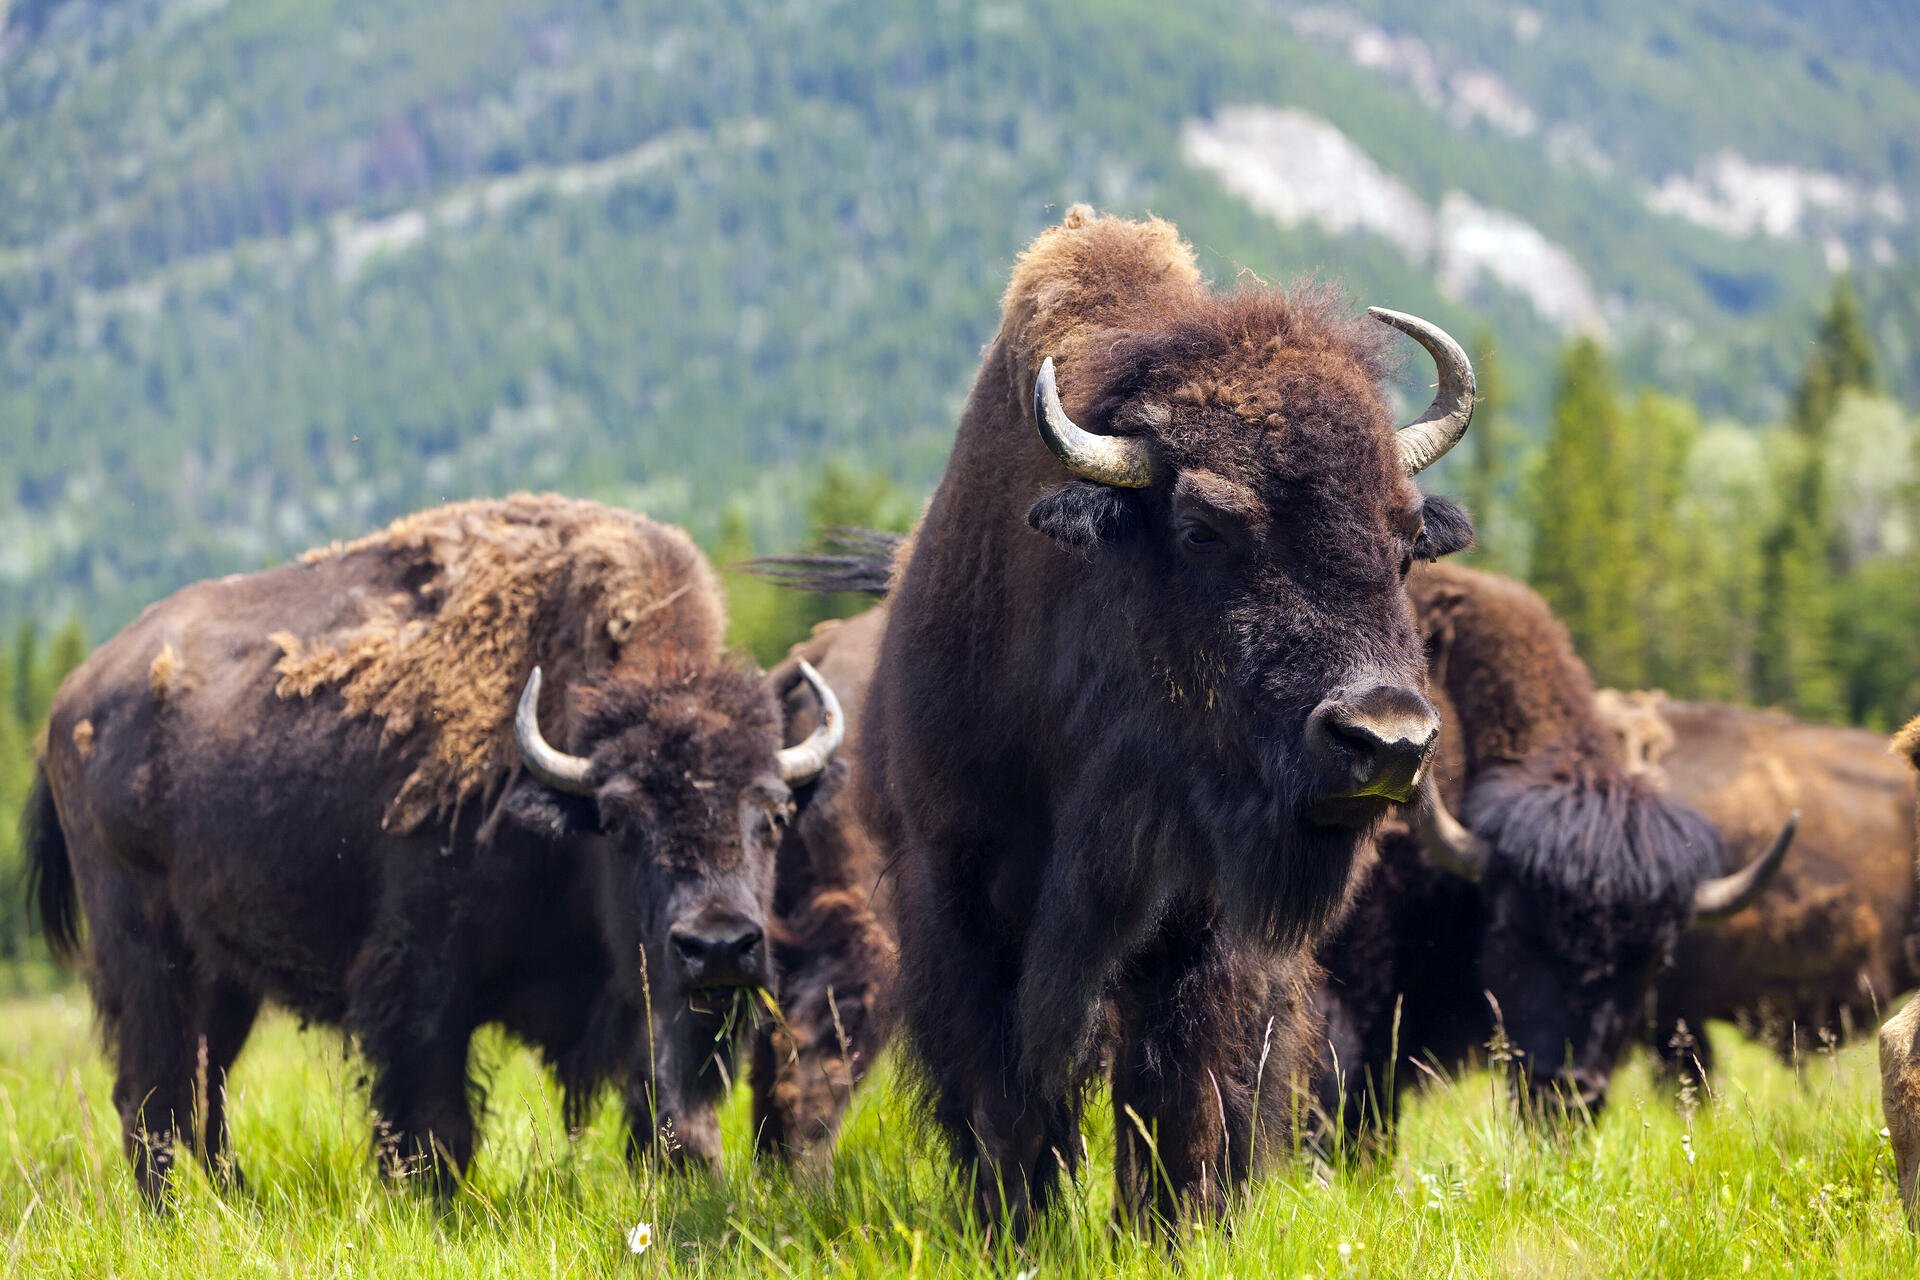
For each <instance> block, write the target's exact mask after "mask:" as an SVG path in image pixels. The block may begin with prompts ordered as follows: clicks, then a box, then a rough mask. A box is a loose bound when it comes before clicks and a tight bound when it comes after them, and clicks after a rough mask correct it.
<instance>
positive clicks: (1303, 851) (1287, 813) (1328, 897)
mask: <svg viewBox="0 0 1920 1280" xmlns="http://www.w3.org/2000/svg"><path fill="white" fill-rule="evenodd" d="M1269 776H1272V775H1269ZM1282 776H1285V775H1282ZM1209 800H1210V803H1209V807H1210V808H1211V809H1212V810H1213V812H1212V814H1211V815H1210V816H1211V819H1212V822H1213V832H1214V837H1213V839H1214V850H1215V859H1216V861H1215V864H1214V873H1215V876H1216V880H1217V892H1218V895H1219V902H1220V910H1221V917H1222V922H1223V923H1224V924H1225V925H1226V927H1227V928H1228V929H1229V930H1230V931H1231V932H1233V933H1234V934H1235V935H1236V936H1238V937H1240V938H1243V939H1244V940H1246V941H1247V942H1250V943H1254V944H1258V945H1263V946H1272V947H1278V948H1283V949H1290V948H1293V947H1297V946H1300V945H1301V944H1302V943H1304V942H1306V941H1307V940H1308V939H1310V938H1312V937H1314V936H1315V935H1317V934H1319V933H1321V932H1323V931H1324V930H1325V929H1326V928H1327V927H1328V926H1329V925H1330V924H1331V923H1332V921H1333V919H1334V917H1335V916H1336V915H1337V914H1338V912H1339V911H1340V909H1341V908H1342V907H1343V906H1344V905H1345V903H1346V896H1347V885H1348V881H1349V879H1350V878H1351V875H1352V871H1353V866H1354V862H1355V860H1356V859H1357V858H1358V857H1359V854H1360V851H1361V849H1362V848H1363V847H1365V846H1366V843H1367V841H1368V840H1369V839H1370V838H1371V836H1372V832H1373V829H1374V827H1375V826H1377V825H1378V823H1379V820H1380V818H1381V817H1384V816H1385V809H1384V808H1383V809H1382V811H1381V813H1380V814H1379V815H1377V816H1376V817H1374V818H1373V819H1372V820H1371V821H1368V822H1365V823H1362V824H1359V825H1352V826H1345V825H1343V826H1324V825H1319V824H1315V823H1312V822H1309V821H1308V820H1307V817H1306V815H1307V812H1308V808H1309V806H1308V802H1307V800H1306V798H1305V797H1303V796H1300V795H1297V794H1293V793H1292V791H1291V789H1290V790H1289V791H1287V792H1282V793H1279V794H1276V793H1274V792H1272V791H1264V792H1243V793H1242V794H1240V795H1239V796H1236V797H1231V798H1229V797H1227V796H1224V795H1222V796H1218V797H1210V798H1209Z"/></svg>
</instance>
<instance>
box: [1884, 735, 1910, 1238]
mask: <svg viewBox="0 0 1920 1280" xmlns="http://www.w3.org/2000/svg"><path fill="white" fill-rule="evenodd" d="M1893 750H1894V753H1895V754H1896V755H1899V756H1901V757H1902V758H1903V759H1905V760H1906V761H1907V763H1908V764H1910V765H1912V766H1913V767H1914V769H1916V770H1920V716H1915V717H1914V718H1913V719H1912V720H1910V721H1908V722H1907V727H1906V728H1904V729H1902V730H1901V731H1900V732H1899V733H1898V734H1897V735H1895V737H1894V739H1893ZM1915 805H1916V807H1915V809H1914V815H1913V823H1914V829H1915V837H1914V846H1913V856H1914V857H1915V858H1916V859H1920V799H1916V801H1915ZM1880 1105H1881V1107H1882V1109H1883V1110H1884V1111H1885V1112H1886V1117H1887V1133H1888V1136H1889V1137H1891V1138H1892V1139H1893V1164H1894V1171H1895V1172H1896V1173H1897V1174H1898V1175H1899V1179H1900V1203H1901V1204H1902V1205H1903V1206H1904V1207H1905V1208H1906V1211H1907V1223H1908V1225H1909V1226H1920V1180H1917V1179H1916V1176H1915V1175H1916V1171H1917V1170H1920V999H1914V1000H1909V1001H1907V1004H1906V1007H1905V1008H1903V1009H1901V1010H1900V1012H1899V1013H1896V1014H1894V1015H1893V1017H1891V1018H1889V1019H1887V1025H1886V1026H1884V1027H1882V1028H1881V1029H1880Z"/></svg>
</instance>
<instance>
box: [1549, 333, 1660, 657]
mask: <svg viewBox="0 0 1920 1280" xmlns="http://www.w3.org/2000/svg"><path fill="white" fill-rule="evenodd" d="M1624 417H1625V415H1624V414H1623V412H1622V410H1621V405H1620V398H1619V394H1618V392H1617V391H1616V390H1615V387H1614V381H1613V373H1612V370H1611V369H1610V368H1609V367H1608V365H1607V360H1606V356H1605V354H1604V353H1603V352H1602V351H1601V349H1600V346H1599V344H1598V343H1597V342H1595V341H1594V340H1593V339H1592V338H1585V337H1583V338H1579V339H1576V340H1575V341H1574V342H1573V344H1572V345H1571V346H1569V347H1568V348H1567V350H1566V352H1565V353H1564V354H1563V355H1562V357H1561V361H1560V374H1559V387H1558V389H1557V391H1556V393H1555V398H1554V406H1553V421H1552V425H1551V427H1550V429H1549V431H1548V436H1547V443H1546V449H1545V452H1544V454H1543V456H1542V458H1541V465H1540V469H1539V472H1538V474H1537V476H1536V478H1535V485H1534V494H1533V510H1534V525H1535V534H1534V551H1533V571H1532V575H1531V576H1532V579H1533V583H1534V585H1535V586H1536V587H1537V588H1539V590H1540V593H1541V594H1542V595H1543V596H1545V597H1546V598H1547V603H1549V604H1550V605H1552V606H1553V609H1554V612H1556V613H1557V614H1559V615H1560V618H1561V619H1562V621H1564V622H1565V623H1566V624H1567V627H1568V629H1569V630H1570V631H1572V633H1573V641H1574V645H1575V647H1576V648H1577V649H1578V650H1579V653H1580V655H1581V657H1583V658H1584V659H1586V661H1587V664H1588V665H1589V666H1590V667H1592V668H1593V672H1594V675H1595V676H1596V678H1598V679H1599V680H1600V681H1601V682H1602V683H1604V684H1617V685H1623V686H1628V687H1633V686H1638V685H1640V684H1642V683H1644V682H1645V678H1646V663H1645V646H1644V640H1643V636H1644V627H1643V620H1642V614H1641V602H1640V601H1639V600H1636V599H1635V597H1634V592H1635V589H1636V586H1637V585H1638V584H1637V574H1638V569H1637V567H1636V565H1635V563H1634V556H1635V547H1634V532H1633V530H1632V528H1631V527H1630V525H1629V523H1628V522H1629V520H1630V519H1631V507H1632V502H1631V485H1630V477H1629V474H1628V469H1627V466H1626V458H1625V448H1626V443H1627V442H1626V440H1625V429H1624Z"/></svg>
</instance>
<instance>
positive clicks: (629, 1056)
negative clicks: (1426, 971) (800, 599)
mask: <svg viewBox="0 0 1920 1280" xmlns="http://www.w3.org/2000/svg"><path fill="white" fill-rule="evenodd" d="M724 620H725V619H724V608H723V605H722V602H721V597H720V593H719V590H718V586H717V583H716V580H715V578H714V576H713V572H712V569H711V568H710V567H709V566H708V564H707V563H706V561H705V559H704V558H703V557H702V556H701V555H700V553H699V552H698V551H697V550H696V549H695V548H694V546H693V544H692V542H690V541H689V540H688V539H687V538H686V536H685V535H684V534H682V533H681V532H679V531H678V530H676V529H672V528H669V527H667V526H664V525H659V524H655V523H654V522H652V521H650V520H647V519H646V518H644V517H642V516H637V515H631V514H628V513H625V512H620V511H616V510H612V509H609V508H606V507H600V506H597V505H594V504H591V503H584V502H570V501H566V500H564V499H559V498H552V497H524V496H523V497H517V498H512V499H508V500H505V501H500V502H472V503H464V504H458V505H455V506H450V507H443V508H437V509H434V510H430V511H426V512H422V513H420V514H418V515H415V516H410V517H408V518H406V519H404V520H401V521H399V522H397V523H395V524H394V525H393V526H391V527H390V528H388V529H386V530H385V531H384V532H381V533H377V534H374V535H372V536H370V537H367V538H363V539H361V540H359V541H357V542H352V543H348V544H345V545H336V546H333V547H328V548H324V549H322V550H319V551H316V552H313V553H310V554H309V555H307V556H306V557H304V558H302V559H301V560H300V561H299V562H298V563H295V564H289V565H285V566H283V567H281V568H277V569H269V570H266V571H264V572H260V573H255V574H247V575H242V576H234V577H229V578H222V579H219V580H217V581H211V582H202V583H199V584H196V585H194V586H190V587H187V588H185V589H183V590H181V591H180V592H178V593H176V594H175V595H173V596H171V597H169V598H168V599H166V600H164V601H162V602H160V603H159V604H157V605H155V606H153V607H152V608H150V609H148V610H147V611H146V612H145V613H144V614H142V615H141V616H140V618H139V619H138V620H137V621H136V622H134V623H133V625H131V626H130V627H128V628H127V629H126V630H125V631H123V632H121V633H120V634H119V635H118V636H116V637H115V638H113V639H112V640H109V641H108V642H107V643H106V644H104V645H102V646H101V647H100V648H99V649H98V650H97V651H96V652H95V653H94V654H93V655H92V656H91V657H90V658H88V659H87V661H86V662H85V663H83V664H82V665H81V666H80V667H79V668H78V669H77V670H76V671H75V672H74V673H73V674H72V675H71V676H69V677H68V679H67V680H66V682H65V683H64V684H63V685H62V686H61V688H60V692H59V696H58V697H57V699H56V700H55V703H54V706H53V712H52V718H51V723H50V725H49V729H48V743H47V752H46V757H45V760H44V762H43V764H42V766H41V772H40V774H39V778H38V782H37V784H36V791H35V795H34V798H33V801H32V809H31V813H30V817H31V818H32V819H33V820H34V821H35V824H36V825H35V828H34V830H33V831H32V833H31V836H30V840H29V848H30V856H31V859H32V865H33V869H34V871H35V873H36V876H37V879H38V886H37V895H38V905H39V912H40V916H41V918H42V921H43V922H44V926H45V928H46V932H47V935H48V937H49V939H50V941H51V942H52V943H53V944H54V945H55V947H56V949H58V950H60V951H63V952H67V953H72V952H74V951H75V950H76V949H77V947H78V924H79V922H78V918H77V916H78V914H79V913H80V912H84V914H85V918H86V921H87V924H88V940H87V945H86V948H85V950H86V961H87V963H86V969H87V977H88V981H89V982H90V984H91V986H92V989H93V995H94V1001H95V1004H96V1006H97V1007H98V1009H99V1013H100V1020H101V1025H102V1027H103V1029H104V1031H105V1035H106V1039H107V1042H108V1045H109V1047H110V1049H111V1051H112V1053H113V1056H114V1061H115V1083H114V1099H115V1101H116V1103H117V1104H118V1106H119V1109H120V1114H121V1119H122V1123H123V1125H124V1128H125V1136H126V1144H127V1151H128V1154H129V1156H130V1158H131V1160H132V1162H133V1166H134V1170H135V1173H136V1175H137V1177H138V1179H139V1183H140V1187H141V1190H142V1191H143V1192H144V1193H145V1194H146V1195H147V1197H148V1198H149V1200H151V1201H152V1202H153V1203H155V1204H156V1205H157V1206H160V1205H164V1202H165V1193H166V1187H167V1182H168V1177H169V1171H170V1168H171V1165H172V1162H173V1159H174V1154H175V1151H176V1149H177V1148H178V1146H179V1145H180V1143H181V1142H183V1141H184V1142H186V1143H187V1144H189V1145H190V1146H197V1148H198V1150H199V1153H200V1155H201V1157H202V1158H203V1159H204V1160H206V1161H207V1162H208V1163H209V1165H210V1166H211V1167H213V1168H214V1169H216V1170H217V1171H218V1170H226V1169H228V1168H230V1165H229V1163H228V1160H227V1155H226V1143H227V1132H226V1125H225V1107H226V1078H227V1072H228V1069H229V1068H230V1067H231V1065H232V1063H233V1061H234V1058H235V1057H236V1055H238V1054H239V1052H240V1049H241V1046H242V1044H243V1043H244V1042H245V1041H246V1038H247V1033H248V1029H249V1028H250V1027H251V1026H252V1024H253V1020H254V1015H255V1013H256V1011H257V1010H258V1009H259V1007H260V1004H261V1002H262V1001H263V1000H274V1001H277V1002H279V1003H280V1004H282V1005H284V1006H286V1007H287V1008H289V1009H292V1010H293V1011H294V1012H296V1013H298V1014H299V1015H300V1016H301V1017H302V1018H305V1019H309V1020H312V1021H316V1022H323V1023H328V1024H331V1025H335V1026H338V1027H341V1028H343V1029H345V1030H346V1031H348V1032H349V1033H351V1034H352V1035H353V1036H354V1037H356V1038H357V1039H358V1041H359V1044H360V1047H361V1050H362V1051H363V1053H364V1054H365V1056H366V1058H367V1060H368V1061H369V1063H370V1065H371V1066H372V1069H373V1070H372V1075H373V1087H372V1101H373V1107H374V1110H375V1112H376V1114H377V1123H378V1133H379V1141H378V1148H379V1150H380V1153H381V1155H382V1158H383V1163H384V1164H385V1165H386V1167H388V1168H389V1169H390V1170H392V1171H396V1172H397V1171H408V1170H413V1169H425V1170H426V1171H428V1172H430V1173H431V1174H432V1175H433V1176H434V1177H435V1179H436V1181H437V1182H438V1184H439V1185H440V1186H441V1188H442V1189H443V1190H444V1189H446V1188H448V1187H450V1185H451V1180H452V1179H453V1178H455V1177H457V1176H458V1175H459V1173H460V1172H461V1171H462V1170H464V1169H465V1167H466V1165H467V1162H468V1159H469V1157H470V1155H471V1153H472V1151H473V1146H474V1132H473V1117H472V1114H471V1110H470V1104H469V1098H470V1096H471V1095H472V1094H473V1093H474V1092H475V1090H474V1085H473V1082H472V1080H471V1079H470V1077H469V1074H468V1063H467V1057H468V1042H469V1039H470V1037H471V1036H472V1034H473V1031H474V1029H475V1028H476V1027H478V1026H480V1025H481V1024H483V1023H489V1022H493V1023H500V1024H502V1025H504V1026H506V1027H507V1028H508V1029H509V1030H511V1031H513V1032H515V1033H516V1034H518V1035H519V1036H521V1037H523V1038H524V1039H526V1040H527V1041H529V1042H531V1043H532V1044H534V1045H536V1046H537V1047H538V1048H539V1049H540V1050H541V1051H542V1053H543V1054H545V1056H546V1058H547V1060H548V1061H549V1062H550V1063H552V1064H553V1065H554V1066H555V1067H556V1068H557V1070H558V1073H559V1076H560V1079H561V1081H562V1083H563V1084H564V1086H565V1088H566V1094H567V1115H568V1118H569V1123H570V1124H577V1123H579V1122H580V1121H581V1120H582V1119H583V1118H584V1115H585V1111H586V1105H587V1103H588V1102H589V1101H590V1099H591V1096H592V1094H593V1091H594V1088H595V1086H596V1085H598V1084H599V1083H600V1082H602V1081H605V1080H610V1079H618V1080H622V1081H627V1082H629V1083H628V1084H627V1092H628V1096H627V1106H628V1115H629V1118H630V1121H631V1125H632V1131H633V1134H634V1142H635V1144H636V1147H638V1148H642V1149H647V1150H651V1149H653V1148H654V1147H655V1145H656V1144H658V1145H660V1146H663V1147H664V1148H666V1149H667V1151H668V1152H669V1153H670V1154H671V1155H672V1156H673V1157H674V1158H677V1159H689V1158H690V1159H694V1160H700V1161H712V1160H714V1159H716V1158H717V1156H718V1144H719V1133H718V1129H717V1127H716V1125H715V1121H714V1116H713V1102H714V1099H715V1097H716V1095H717V1093H718V1091H719V1088H720V1085H721V1082H722V1080H723V1079H724V1078H725V1076H724V1072H723V1070H722V1067H723V1065H724V1058H725V1057H726V1055H727V1053H728V1051H729V1050H728V1045H729V1040H728V1037H727V1031H728V1029H729V1026H730V1023H729V1016H730V1012H731V1011H733V1010H734V1007H735V1005H736V1003H737V1000H736V997H737V996H738V995H739V993H740V992H741V991H742V990H743V989H744V988H748V987H753V986H759V985H763V984H766V983H768V982H770V981H771V980H772V973H771V970H770V968H769V958H768V951H767V944H766V935H767V932H768V903H769V897H770V895H771V892H772V888H773V884H772V880H773V850H774V845H775V842H776V840H777V838H778V831H779V827H780V824H781V822H782V820H783V818H784V816H785V812H786V808H787V804H788V788H789V787H791V786H798V785H805V784H807V783H809V782H811V781H812V779H813V778H815V777H816V776H817V775H818V774H819V773H820V771H821V770H822V769H823V768H824V767H825V765H826V764H827V763H828V759H829V757H830V755H831V753H832V750H833V747H834V745H835V741H836V739H837V735H838V732H839V713H838V711H837V709H836V707H835V705H834V703H833V698H832V694H831V693H830V692H829V691H828V689H827V687H826V686H825V685H824V684H823V683H821V682H820V681H819V680H818V679H817V678H815V677H813V676H812V675H811V674H810V673H808V674H807V677H806V678H807V680H808V682H809V683H811V684H812V686H813V689H814V692H815V693H816V694H817V695H818V696H819V698H820V699H821V702H822V704H823V707H824V709H825V711H824V715H823V716H822V718H821V723H820V727H819V729H818V731H817V732H816V733H815V734H813V735H812V737H810V738H809V739H808V740H807V741H806V742H803V743H801V744H799V745H797V746H794V747H789V748H785V749H782V748H781V746H780V737H779V733H780V719H779V716H778V714H777V712H776V709H775V704H774V698H773V695H772V693H771V691H770V690H769V689H768V687H767V685H766V683H765V681H764V680H763V678H762V677H761V676H760V674H759V673H758V672H756V671H754V670H753V669H752V668H751V667H749V666H748V665H745V664H743V663H740V662H736V661H734V660H731V659H729V658H728V657H726V656H725V655H724V654H723V653H722V651H721V634H722V630H723V626H724ZM543 670H544V671H545V672H546V674H547V676H548V680H547V682H546V685H545V689H544V692H543V687H542V680H541V673H542V671H543ZM516 694H518V695H519V696H518V698H517V713H516ZM542 725H546V726H550V727H551V728H552V730H553V731H554V733H555V737H556V739H557V740H558V741H559V742H562V743H564V744H565V745H564V746H563V747H562V746H555V745H552V744H551V743H550V742H549V741H548V738H547V735H546V732H545V731H543V729H542ZM196 1082H204V1085H205V1090H206V1092H205V1096H204V1097H201V1098H198V1099H196V1097H195V1094H196Z"/></svg>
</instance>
